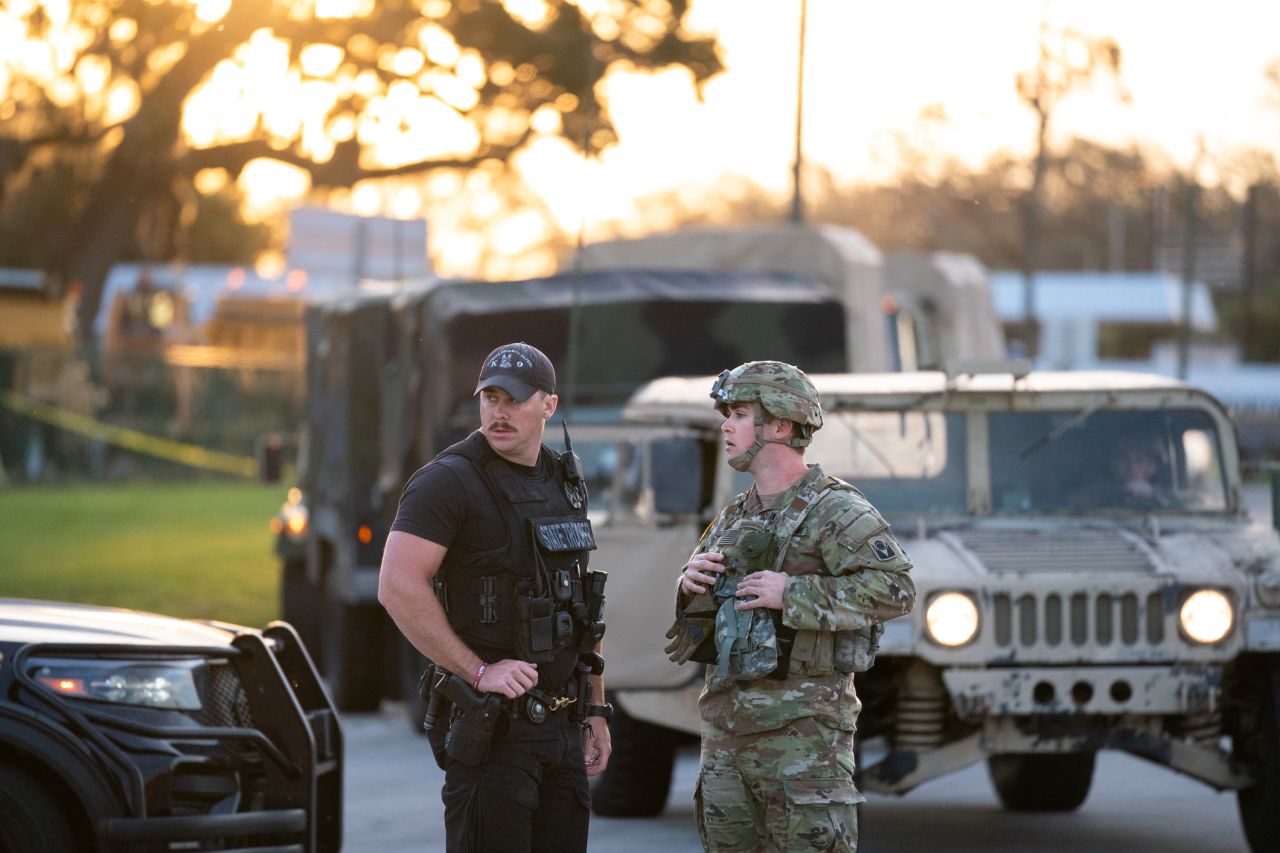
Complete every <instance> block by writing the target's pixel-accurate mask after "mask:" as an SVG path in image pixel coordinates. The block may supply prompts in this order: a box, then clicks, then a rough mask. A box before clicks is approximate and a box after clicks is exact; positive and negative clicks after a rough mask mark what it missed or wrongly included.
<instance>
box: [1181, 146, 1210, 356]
mask: <svg viewBox="0 0 1280 853" xmlns="http://www.w3.org/2000/svg"><path fill="white" fill-rule="evenodd" d="M1203 156H1204V143H1203V141H1202V142H1201V146H1200V153H1199V154H1197V155H1196V159H1195V162H1194V163H1193V164H1192V166H1191V172H1190V174H1189V175H1187V190H1186V196H1185V200H1184V204H1185V206H1184V218H1185V219H1186V223H1187V224H1186V232H1185V234H1184V240H1183V244H1182V299H1181V316H1180V317H1179V318H1178V319H1179V323H1178V378H1179V379H1186V378H1187V367H1188V363H1189V362H1190V360H1191V285H1192V283H1193V282H1194V281H1195V278H1196V232H1197V224H1198V223H1197V216H1196V197H1197V196H1198V195H1199V192H1200V185H1199V179H1198V177H1197V176H1198V175H1199V172H1200V161H1201V159H1202V158H1203Z"/></svg>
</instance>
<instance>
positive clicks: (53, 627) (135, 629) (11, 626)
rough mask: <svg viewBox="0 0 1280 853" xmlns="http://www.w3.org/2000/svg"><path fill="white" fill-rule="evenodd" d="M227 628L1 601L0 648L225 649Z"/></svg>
mask: <svg viewBox="0 0 1280 853" xmlns="http://www.w3.org/2000/svg"><path fill="white" fill-rule="evenodd" d="M233 636H235V634H234V632H233V630H232V629H231V628H230V627H216V626H214V625H211V624H206V623H201V622H191V621H187V620H185V619H174V618H171V617H169V616H160V615H157V614H155V613H142V612H139V611H136V610H123V609H119V608H115V607H96V606H93V605H87V604H64V603H60V602H54V601H32V600H28V599H20V598H0V643H17V644H27V643H81V644H110V645H147V646H151V645H164V646H228V645H230V641H231V638H232V637H233Z"/></svg>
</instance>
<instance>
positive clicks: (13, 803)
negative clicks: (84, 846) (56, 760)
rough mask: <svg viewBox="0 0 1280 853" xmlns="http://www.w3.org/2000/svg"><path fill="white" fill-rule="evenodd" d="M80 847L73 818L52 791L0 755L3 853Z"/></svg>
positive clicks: (0, 847) (0, 835)
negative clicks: (74, 832)
mask: <svg viewBox="0 0 1280 853" xmlns="http://www.w3.org/2000/svg"><path fill="white" fill-rule="evenodd" d="M78 849H80V848H79V847H78V846H77V844H76V839H75V835H73V834H72V831H71V821H70V819H69V817H68V815H66V814H65V813H64V812H63V810H62V808H61V807H60V806H59V805H58V802H57V800H56V799H54V797H53V795H52V794H51V793H49V791H48V790H46V789H45V787H44V786H43V785H41V784H40V782H39V781H38V780H37V779H36V778H35V777H34V776H32V775H30V774H29V773H27V772H26V771H25V770H23V769H22V768H21V767H19V766H18V765H16V764H12V763H10V762H8V761H4V760H2V759H0V853H28V851H32V850H67V851H71V850H78Z"/></svg>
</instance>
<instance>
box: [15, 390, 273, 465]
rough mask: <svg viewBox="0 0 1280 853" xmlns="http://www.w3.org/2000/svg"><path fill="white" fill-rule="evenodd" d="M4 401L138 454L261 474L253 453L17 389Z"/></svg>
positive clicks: (27, 413)
mask: <svg viewBox="0 0 1280 853" xmlns="http://www.w3.org/2000/svg"><path fill="white" fill-rule="evenodd" d="M0 403H3V404H4V405H5V406H6V407H7V408H9V409H12V410H13V411H15V412H17V413H18V414H20V415H25V416H26V417H29V418H34V419H36V420H38V421H44V422H45V423H47V424H52V425H53V426H56V427H59V428H61V429H65V430H68V431H70V432H76V433H80V434H81V435H86V436H89V437H90V438H97V439H101V440H102V441H105V442H107V443H108V444H114V445H116V446H117V447H123V448H126V449H128V450H134V451H137V452H138V453H145V454H147V455H149V456H155V457H157V458H160V459H168V460H170V461H171V462H178V463H180V464H183V465H189V466H191V467H192V468H203V469H205V470H207V471H219V472H222V473H224V474H234V475H236V476H237V477H247V478H249V479H253V478H254V477H256V476H257V472H258V466H257V463H256V462H255V461H254V459H253V458H252V457H249V456H236V455H234V454H231V453H222V452H220V451H217V450H209V449H208V448H205V447H199V446H197V445H194V444H183V443H182V442H180V441H172V440H170V439H167V438H160V437H158V436H154V435H148V434H147V433H145V432H139V431H138V430H135V429H128V428H126V427H121V426H115V425H113V424H106V423H103V422H102V421H99V420H95V419H94V418H91V417H89V416H88V415H82V414H79V413H78V412H72V411H68V410H67V409H59V408H57V407H56V406H50V405H49V404H47V403H41V402H39V401H38V400H32V399H30V398H29V397H25V396H23V395H21V394H16V393H14V392H13V391H0Z"/></svg>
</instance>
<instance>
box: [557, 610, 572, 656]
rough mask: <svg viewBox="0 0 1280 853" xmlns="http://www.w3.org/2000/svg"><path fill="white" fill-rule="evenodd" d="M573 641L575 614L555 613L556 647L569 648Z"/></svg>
mask: <svg viewBox="0 0 1280 853" xmlns="http://www.w3.org/2000/svg"><path fill="white" fill-rule="evenodd" d="M572 643H573V614H572V613H563V612H562V613H557V614H556V615H555V647H556V648H557V649H563V648H567V647H568V646H569V645H570V644H572Z"/></svg>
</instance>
